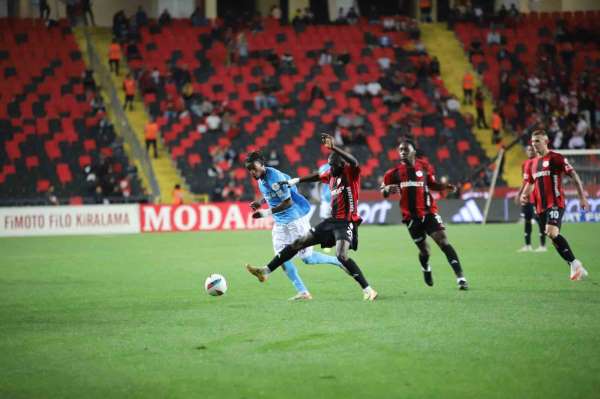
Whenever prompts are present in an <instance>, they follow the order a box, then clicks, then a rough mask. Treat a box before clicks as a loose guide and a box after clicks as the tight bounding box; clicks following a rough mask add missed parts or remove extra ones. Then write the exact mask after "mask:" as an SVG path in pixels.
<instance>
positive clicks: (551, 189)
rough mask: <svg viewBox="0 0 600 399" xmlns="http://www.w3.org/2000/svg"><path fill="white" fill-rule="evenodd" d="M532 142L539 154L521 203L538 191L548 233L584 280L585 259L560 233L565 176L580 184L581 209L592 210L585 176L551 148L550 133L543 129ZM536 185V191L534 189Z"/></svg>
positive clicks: (578, 277) (573, 277) (540, 213)
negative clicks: (572, 248)
mask: <svg viewBox="0 0 600 399" xmlns="http://www.w3.org/2000/svg"><path fill="white" fill-rule="evenodd" d="M531 145H533V147H534V149H535V151H536V152H537V154H538V157H536V158H535V159H534V160H533V162H531V163H529V165H528V169H527V183H526V184H525V187H524V188H523V193H522V194H521V203H522V204H526V203H527V202H528V201H529V195H530V194H531V193H532V192H534V193H535V204H536V211H537V214H538V217H539V219H540V221H541V222H542V223H544V224H545V225H546V234H547V235H548V237H550V239H551V240H552V244H554V247H555V248H556V250H557V251H558V254H559V255H560V256H561V257H562V258H563V259H564V260H565V261H566V262H567V263H568V264H569V266H570V267H571V274H570V278H571V280H581V279H582V278H584V277H587V275H588V272H587V270H585V268H584V267H583V264H582V263H581V261H579V260H578V259H577V258H575V255H574V254H573V251H572V250H571V247H570V246H569V243H568V242H567V240H566V238H565V237H563V236H562V235H561V234H560V227H561V222H562V216H563V213H564V211H565V194H564V191H563V187H562V175H565V174H566V175H568V176H570V177H571V178H572V179H573V181H574V182H575V186H576V187H577V194H578V195H579V203H580V206H581V209H584V210H587V209H589V203H588V200H587V198H586V195H585V191H584V189H583V184H582V183H581V179H580V178H579V176H578V175H577V172H575V169H573V167H572V166H571V165H570V164H569V162H568V161H567V160H566V159H565V158H564V157H563V156H562V155H560V154H559V153H557V152H554V151H550V150H549V149H548V136H547V135H546V132H545V131H543V130H536V131H535V132H533V133H532V135H531ZM534 187H535V191H534Z"/></svg>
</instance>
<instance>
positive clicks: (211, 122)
mask: <svg viewBox="0 0 600 399" xmlns="http://www.w3.org/2000/svg"><path fill="white" fill-rule="evenodd" d="M206 126H207V127H208V130H209V131H210V132H216V131H218V130H220V129H221V117H220V116H219V115H218V114H217V113H216V112H215V111H213V112H212V113H211V114H210V115H209V116H208V117H206Z"/></svg>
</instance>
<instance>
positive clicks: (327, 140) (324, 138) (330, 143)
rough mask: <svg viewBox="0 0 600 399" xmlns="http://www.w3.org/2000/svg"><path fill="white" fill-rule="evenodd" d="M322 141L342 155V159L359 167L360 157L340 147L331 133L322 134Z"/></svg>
mask: <svg viewBox="0 0 600 399" xmlns="http://www.w3.org/2000/svg"><path fill="white" fill-rule="evenodd" d="M321 143H323V145H324V146H325V147H327V148H329V149H330V150H331V151H333V152H335V153H337V154H338V155H339V156H341V157H342V159H343V160H344V161H346V162H348V163H349V164H350V165H352V167H354V168H357V167H358V166H359V163H358V159H356V158H355V157H354V155H352V154H350V153H349V152H348V151H344V150H342V149H341V148H340V147H338V146H336V145H335V144H333V137H332V136H330V135H329V134H326V133H322V134H321Z"/></svg>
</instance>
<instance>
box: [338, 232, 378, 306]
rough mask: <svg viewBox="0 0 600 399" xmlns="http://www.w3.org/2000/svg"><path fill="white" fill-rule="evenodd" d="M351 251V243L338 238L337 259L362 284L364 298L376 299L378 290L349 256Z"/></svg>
mask: <svg viewBox="0 0 600 399" xmlns="http://www.w3.org/2000/svg"><path fill="white" fill-rule="evenodd" d="M349 252H350V243H349V242H348V241H346V240H338V241H337V242H336V243H335V253H336V255H337V259H338V260H339V261H340V263H341V264H342V265H343V266H344V268H346V270H347V271H348V273H349V274H350V276H352V278H353V279H354V280H356V282H357V283H358V284H359V285H360V287H361V288H362V290H363V299H364V300H365V301H374V300H375V298H377V295H378V294H377V291H375V290H374V289H373V288H371V286H370V285H369V283H368V282H367V280H366V279H365V276H364V275H363V273H362V271H361V270H360V268H359V267H358V265H357V264H356V262H355V261H354V260H353V259H352V258H350V257H349V256H348V253H349Z"/></svg>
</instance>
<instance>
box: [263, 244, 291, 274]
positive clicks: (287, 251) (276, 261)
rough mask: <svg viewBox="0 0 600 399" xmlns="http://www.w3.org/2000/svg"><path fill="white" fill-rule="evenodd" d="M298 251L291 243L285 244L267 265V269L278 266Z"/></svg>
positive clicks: (273, 268) (271, 269) (270, 270)
mask: <svg viewBox="0 0 600 399" xmlns="http://www.w3.org/2000/svg"><path fill="white" fill-rule="evenodd" d="M297 253H298V251H296V250H295V249H293V248H292V246H291V245H286V246H285V248H283V249H282V250H281V251H280V252H279V253H278V254H277V255H275V257H274V258H273V259H271V261H270V262H269V264H268V265H267V269H269V272H272V271H273V270H275V269H277V268H278V267H279V266H281V265H283V263H284V262H287V261H288V260H290V259H292V258H293V257H294V255H296V254H297Z"/></svg>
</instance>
